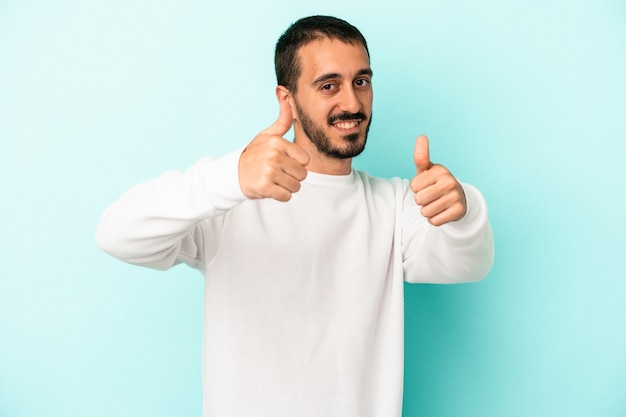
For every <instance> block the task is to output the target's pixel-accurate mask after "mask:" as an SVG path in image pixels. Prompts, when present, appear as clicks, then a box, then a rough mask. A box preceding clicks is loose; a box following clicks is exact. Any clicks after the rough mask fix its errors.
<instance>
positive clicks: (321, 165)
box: [294, 135, 352, 175]
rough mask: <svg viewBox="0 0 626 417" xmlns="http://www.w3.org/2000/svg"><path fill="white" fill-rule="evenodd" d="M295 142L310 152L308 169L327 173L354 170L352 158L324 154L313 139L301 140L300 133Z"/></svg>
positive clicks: (337, 173)
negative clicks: (312, 141)
mask: <svg viewBox="0 0 626 417" xmlns="http://www.w3.org/2000/svg"><path fill="white" fill-rule="evenodd" d="M294 143H296V144H297V145H299V146H300V147H302V148H303V149H304V150H305V151H306V152H307V153H308V154H309V158H310V159H309V163H308V164H307V166H306V169H307V170H308V171H311V172H317V173H318V174H326V175H348V174H349V173H350V172H352V158H346V159H340V158H333V157H330V156H328V155H324V154H322V153H321V152H320V151H319V150H318V149H317V147H316V146H315V145H314V144H313V143H311V141H309V140H307V139H304V140H299V137H298V135H296V138H295V140H294Z"/></svg>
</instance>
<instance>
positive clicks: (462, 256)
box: [97, 152, 493, 417]
mask: <svg viewBox="0 0 626 417" xmlns="http://www.w3.org/2000/svg"><path fill="white" fill-rule="evenodd" d="M239 155H240V152H235V153H232V154H229V155H227V156H225V157H223V158H220V159H216V160H213V159H208V158H207V159H203V160H201V161H199V162H198V163H197V164H195V165H193V166H192V167H191V168H189V169H188V170H187V171H185V172H174V171H172V172H168V173H165V174H164V175H162V176H160V177H158V178H155V179H154V180H151V181H149V182H147V183H144V184H140V185H138V186H136V187H134V188H132V189H131V190H129V191H128V192H127V193H126V194H125V195H124V196H123V197H122V198H121V199H120V200H119V201H117V202H115V203H114V204H112V205H111V206H110V207H109V208H108V209H107V210H106V212H105V213H104V215H103V216H102V219H101V221H100V224H99V226H98V232H97V241H98V244H99V246H100V247H101V248H102V249H103V250H105V251H106V252H108V253H110V254H111V255H113V256H115V257H117V258H119V259H121V260H124V261H126V262H131V263H134V264H139V265H144V266H148V267H152V268H157V269H168V268H170V267H171V266H173V265H174V264H176V263H179V262H185V263H187V264H189V265H191V266H193V267H195V268H198V269H199V270H201V271H202V272H204V274H205V280H206V282H205V317H204V327H205V328H204V347H203V403H204V404H203V410H204V411H203V415H204V416H205V417H227V416H228V417H333V416H336V417H368V416H372V417H399V416H401V413H402V382H403V366H404V363H403V354H404V352H403V344H404V342H403V337H404V335H403V333H404V330H403V327H404V322H403V321H404V320H403V317H404V307H403V301H404V300H403V297H404V295H403V282H404V281H408V282H431V283H454V282H465V281H476V280H479V279H481V278H482V277H484V276H485V275H486V274H487V272H488V271H489V269H490V267H491V263H492V260H493V240H492V233H491V228H490V226H489V223H488V220H487V209H486V205H485V202H484V200H483V198H482V196H481V195H480V193H479V192H478V191H477V190H476V189H475V188H473V187H471V186H468V185H464V190H465V193H466V198H467V201H468V210H467V214H466V215H465V217H464V218H463V219H462V220H460V221H458V222H454V223H449V224H447V225H444V226H441V227H433V226H431V225H430V224H429V223H428V222H427V221H426V220H425V219H424V218H423V217H422V216H421V214H420V212H419V207H418V206H416V204H415V202H414V201H413V193H412V191H411V190H410V188H409V186H408V181H407V180H401V179H398V178H394V179H391V180H387V179H379V178H373V177H371V176H369V175H368V174H366V173H364V172H360V171H356V170H353V171H352V173H350V174H349V175H345V176H329V175H322V174H317V173H313V172H309V174H308V176H307V178H306V180H305V181H304V182H303V183H302V188H301V190H300V191H299V192H297V193H295V194H294V195H293V196H292V199H291V200H290V201H289V202H287V203H281V202H277V201H275V200H270V199H265V200H248V199H246V197H245V196H244V195H243V194H242V192H241V189H240V187H239V183H238V174H237V169H238V168H237V167H238V160H239Z"/></svg>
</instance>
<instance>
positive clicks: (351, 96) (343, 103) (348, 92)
mask: <svg viewBox="0 0 626 417" xmlns="http://www.w3.org/2000/svg"><path fill="white" fill-rule="evenodd" d="M361 107H362V106H361V101H360V100H359V97H358V96H357V95H356V92H355V91H354V88H352V86H350V87H345V88H344V89H343V91H342V92H341V96H340V102H339V108H340V110H341V111H345V112H349V113H357V112H359V111H361Z"/></svg>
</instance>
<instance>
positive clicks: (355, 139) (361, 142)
mask: <svg viewBox="0 0 626 417" xmlns="http://www.w3.org/2000/svg"><path fill="white" fill-rule="evenodd" d="M296 112H297V113H298V120H299V121H300V126H301V127H302V130H303V131H304V133H305V134H306V135H307V137H308V138H309V140H310V141H311V143H313V145H315V147H316V148H317V150H318V151H319V152H320V153H321V154H322V155H326V156H328V157H330V158H335V159H348V158H354V157H355V156H357V155H359V154H360V153H361V152H363V149H365V143H366V142H367V135H368V133H369V130H370V125H371V124H372V116H371V115H370V117H369V119H368V117H367V116H366V115H365V114H364V113H361V112H359V113H348V112H343V113H339V114H335V115H333V116H329V117H328V120H327V123H328V126H332V124H333V123H334V122H337V121H340V120H346V121H349V120H355V119H358V120H361V122H360V123H367V126H366V127H365V131H361V132H359V133H353V134H350V135H344V136H340V138H341V145H343V146H339V145H336V144H333V143H332V141H331V140H330V138H329V137H328V135H327V134H326V133H325V132H324V129H322V127H321V126H319V125H318V124H316V123H315V122H314V121H313V120H312V119H311V118H310V117H309V116H308V115H307V114H306V113H305V112H303V111H302V110H301V109H300V106H298V105H297V104H296Z"/></svg>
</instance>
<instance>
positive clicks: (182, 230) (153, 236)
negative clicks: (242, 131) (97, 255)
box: [96, 151, 246, 269]
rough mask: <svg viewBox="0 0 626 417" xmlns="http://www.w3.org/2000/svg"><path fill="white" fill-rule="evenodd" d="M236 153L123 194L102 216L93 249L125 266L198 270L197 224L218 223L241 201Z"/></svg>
mask: <svg viewBox="0 0 626 417" xmlns="http://www.w3.org/2000/svg"><path fill="white" fill-rule="evenodd" d="M240 154H241V151H237V152H233V153H230V154H228V155H226V156H224V157H222V158H219V159H211V158H204V159H201V160H200V161H198V162H197V163H196V164H194V165H193V166H191V167H190V168H189V169H187V170H186V171H184V172H181V171H168V172H166V173H165V174H163V175H161V176H159V177H157V178H154V179H152V180H150V181H148V182H145V183H142V184H139V185H137V186H135V187H133V188H131V189H130V190H129V191H127V192H126V193H125V194H124V195H123V196H122V197H121V198H120V199H119V200H117V201H116V202H114V203H113V204H111V205H110V206H109V207H108V208H107V209H106V210H105V212H104V214H103V215H102V217H101V219H100V222H99V224H98V227H97V231H96V242H97V244H98V246H99V247H100V248H101V249H102V250H104V251H105V252H107V253H109V254H110V255H112V256H114V257H116V258H118V259H121V260H123V261H125V262H129V263H133V264H138V265H143V266H148V267H151V268H155V269H168V268H170V267H171V266H173V265H174V264H176V263H179V262H185V263H188V264H189V265H191V266H193V267H197V268H199V267H201V266H202V264H203V263H204V262H205V260H204V254H205V253H206V252H207V248H206V247H205V245H211V244H212V242H213V244H215V245H217V237H211V236H204V235H205V234H206V233H207V228H206V227H200V224H201V223H203V222H206V221H208V220H209V219H217V218H219V217H220V216H221V215H222V214H224V213H225V212H226V211H228V210H229V209H230V208H232V207H234V206H236V205H237V204H239V203H240V202H242V201H244V200H245V199H246V197H245V196H244V195H243V193H242V192H241V189H240V187H239V179H238V173H237V167H238V161H239V156H240Z"/></svg>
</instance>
